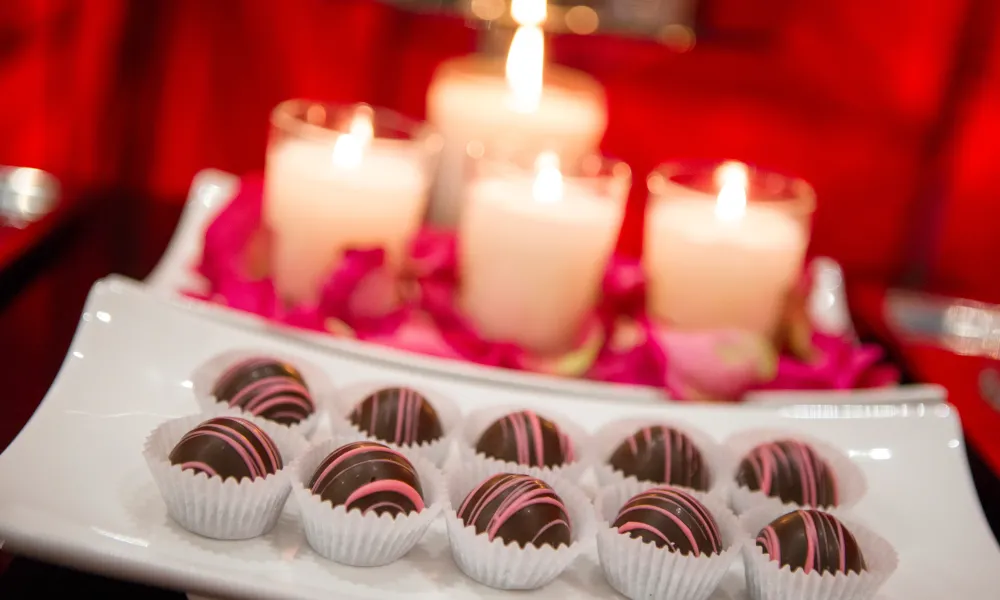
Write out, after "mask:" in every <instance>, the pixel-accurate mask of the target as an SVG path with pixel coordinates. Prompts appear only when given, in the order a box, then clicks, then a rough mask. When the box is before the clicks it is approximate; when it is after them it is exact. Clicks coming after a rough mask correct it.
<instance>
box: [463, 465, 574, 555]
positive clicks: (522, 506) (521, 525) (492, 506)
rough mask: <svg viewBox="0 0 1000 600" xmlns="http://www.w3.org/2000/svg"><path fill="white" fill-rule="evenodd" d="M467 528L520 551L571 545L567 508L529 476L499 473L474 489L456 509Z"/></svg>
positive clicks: (543, 485)
mask: <svg viewBox="0 0 1000 600" xmlns="http://www.w3.org/2000/svg"><path fill="white" fill-rule="evenodd" d="M458 518H460V519H462V522H463V523H465V524H466V525H471V526H473V527H475V528H476V533H483V532H485V533H486V535H487V536H488V537H489V539H490V541H493V539H494V538H497V537H499V538H500V539H501V540H503V541H504V543H505V544H506V543H508V542H514V543H516V544H517V545H519V546H521V547H522V548H523V547H525V546H526V545H528V544H532V545H534V546H537V547H539V548H541V547H542V546H544V545H546V544H548V545H549V546H552V547H553V548H558V547H559V546H561V545H563V544H566V545H569V543H570V536H571V530H570V521H569V514H568V513H567V511H566V505H565V504H563V501H562V498H560V497H559V495H558V494H556V492H555V490H553V489H552V488H551V487H549V486H548V484H546V483H545V482H544V481H542V480H541V479H536V478H534V477H531V476H530V475H515V474H512V473H501V474H499V475H494V476H492V477H490V478H489V479H487V480H486V481H483V482H482V483H480V484H479V485H477V486H476V487H475V488H474V489H473V490H472V491H471V492H469V495H468V496H466V497H465V500H464V501H463V502H462V506H460V507H459V509H458Z"/></svg>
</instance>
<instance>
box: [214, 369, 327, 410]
mask: <svg viewBox="0 0 1000 600" xmlns="http://www.w3.org/2000/svg"><path fill="white" fill-rule="evenodd" d="M212 395H213V396H215V399H216V400H217V401H219V402H223V403H225V404H228V405H229V406H233V407H238V408H240V409H242V410H245V411H247V412H249V413H250V414H252V415H255V416H258V417H262V418H264V419H269V420H271V421H275V422H278V423H282V424H284V425H292V424H295V423H298V422H299V421H302V420H303V419H306V418H307V417H309V415H311V414H313V412H315V410H316V407H315V405H314V404H313V401H312V397H311V396H310V394H309V388H308V387H307V386H306V381H305V379H304V378H303V377H302V374H301V373H300V372H299V370H298V369H296V368H295V367H293V366H292V365H290V364H288V363H284V362H281V361H278V360H275V359H273V358H267V357H259V358H247V359H245V360H241V361H239V362H237V363H236V364H234V365H232V366H231V367H229V369H227V370H226V372H225V373H223V374H222V376H221V377H219V380H218V381H216V383H215V387H214V388H212Z"/></svg>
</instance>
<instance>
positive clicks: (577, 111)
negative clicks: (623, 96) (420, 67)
mask: <svg viewBox="0 0 1000 600" xmlns="http://www.w3.org/2000/svg"><path fill="white" fill-rule="evenodd" d="M504 52H505V53H506V50H505V51H504ZM514 98H515V96H514V95H513V94H512V92H511V85H510V84H509V83H508V81H507V78H506V76H505V63H504V60H502V59H496V58H489V57H482V56H478V55H474V56H462V57H458V58H453V59H450V60H447V61H445V62H443V63H442V64H441V65H440V66H439V67H438V69H437V70H436V71H435V72H434V77H433V79H432V81H431V83H430V86H429V88H428V90H427V120H428V121H429V122H431V123H432V124H433V125H434V127H435V128H437V130H438V131H440V132H441V135H442V137H443V138H444V147H443V150H442V152H441V162H440V167H439V169H438V173H437V181H436V183H435V186H434V190H433V193H432V204H431V207H430V210H429V211H428V218H429V220H430V221H431V222H432V223H434V224H435V225H437V226H440V227H446V228H455V227H456V226H457V224H458V221H459V220H460V218H461V213H462V203H461V201H462V195H461V190H462V188H463V187H464V185H465V183H466V182H467V181H468V179H469V177H470V176H471V173H470V172H469V170H468V169H467V167H468V161H467V150H468V147H469V145H470V144H471V145H472V146H477V145H478V146H479V147H482V146H485V147H486V148H488V149H489V151H490V153H491V155H493V156H500V155H501V154H509V155H512V156H516V155H523V156H527V155H530V154H537V153H539V152H542V151H546V150H551V151H553V152H555V153H556V154H558V155H559V157H560V159H561V160H562V161H563V162H565V163H566V164H573V163H575V162H577V161H579V160H580V159H581V158H582V157H583V156H585V155H587V154H591V153H593V152H595V151H596V149H597V147H598V145H599V144H600V141H601V137H603V135H604V130H605V128H606V126H607V108H606V100H605V96H604V90H603V88H602V87H601V85H600V84H599V83H598V82H597V81H596V80H595V79H594V78H593V77H591V76H590V75H587V74H586V73H583V72H580V71H576V70H573V69H569V68H566V67H563V66H559V65H552V64H547V65H545V72H544V82H543V86H542V89H541V90H540V97H539V98H538V104H537V106H533V107H530V108H527V107H519V106H518V105H517V103H516V102H514V101H513V100H514Z"/></svg>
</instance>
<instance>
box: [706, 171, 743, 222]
mask: <svg viewBox="0 0 1000 600" xmlns="http://www.w3.org/2000/svg"><path fill="white" fill-rule="evenodd" d="M715 180H716V182H717V183H718V185H719V196H718V198H717V199H716V201H715V216H716V218H718V219H719V220H720V221H728V222H736V221H739V220H740V219H742V218H743V215H744V214H745V213H746V211H747V185H749V180H750V174H749V172H748V170H747V166H746V165H745V164H743V163H741V162H727V163H724V164H722V165H721V166H720V167H719V168H718V169H717V170H716V171H715Z"/></svg>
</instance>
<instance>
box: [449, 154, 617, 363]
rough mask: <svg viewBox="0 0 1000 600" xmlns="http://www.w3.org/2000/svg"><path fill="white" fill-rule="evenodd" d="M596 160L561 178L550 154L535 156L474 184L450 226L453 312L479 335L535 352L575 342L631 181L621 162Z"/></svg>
mask: <svg viewBox="0 0 1000 600" xmlns="http://www.w3.org/2000/svg"><path fill="white" fill-rule="evenodd" d="M595 160H596V165H595V166H598V168H592V169H589V171H590V174H589V175H579V176H576V175H574V176H572V177H564V175H563V174H562V172H561V171H560V165H559V159H558V157H557V156H556V155H555V154H554V153H543V154H541V155H539V157H538V159H537V161H536V162H535V165H534V169H528V170H517V169H513V168H508V169H506V170H503V169H496V170H493V171H491V172H484V173H478V174H477V176H476V177H474V178H473V181H472V182H471V184H470V187H469V196H468V205H467V207H466V210H465V211H464V213H463V215H462V220H461V222H460V227H459V238H458V247H459V265H460V269H461V284H462V287H461V306H462V309H463V311H464V313H465V314H466V315H467V316H468V317H469V318H470V319H471V321H472V323H473V324H474V325H475V326H476V328H477V329H478V331H479V332H480V333H481V334H482V335H483V336H485V337H486V338H488V339H493V340H500V341H512V342H516V343H518V344H519V345H521V346H522V347H525V348H527V349H530V350H533V351H536V352H540V353H544V354H548V353H555V352H559V351H563V350H566V349H567V348H568V347H570V346H571V345H572V344H574V343H575V342H576V338H577V336H578V335H579V334H580V330H581V327H582V326H583V325H584V324H585V321H586V319H587V317H588V315H589V314H590V313H591V311H592V310H593V308H594V304H595V301H596V299H597V295H598V292H599V289H600V283H601V279H602V277H603V275H604V269H605V267H606V265H607V262H608V258H609V257H610V256H611V253H612V251H613V250H614V246H615V242H616V240H617V238H618V230H619V228H620V226H621V220H622V214H623V211H624V206H625V198H626V196H627V193H628V185H629V183H630V180H629V172H628V167H627V166H626V165H624V164H623V163H616V164H607V163H601V161H600V160H599V159H596V157H595ZM508 166H509V165H508ZM600 169H603V170H600ZM481 170H482V171H486V169H485V168H484V169H481Z"/></svg>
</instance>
